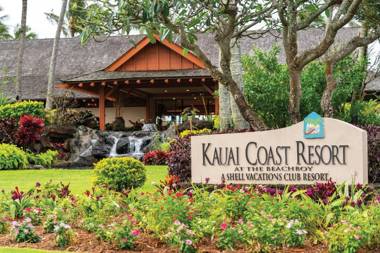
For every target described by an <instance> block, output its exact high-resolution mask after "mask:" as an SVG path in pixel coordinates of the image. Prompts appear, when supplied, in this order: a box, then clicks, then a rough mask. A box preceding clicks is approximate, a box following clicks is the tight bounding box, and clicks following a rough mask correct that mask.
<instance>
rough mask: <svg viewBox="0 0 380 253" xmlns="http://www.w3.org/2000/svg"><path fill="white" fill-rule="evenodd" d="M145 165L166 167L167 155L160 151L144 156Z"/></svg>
mask: <svg viewBox="0 0 380 253" xmlns="http://www.w3.org/2000/svg"><path fill="white" fill-rule="evenodd" d="M143 161H144V164H145V165H166V164H167V163H168V153H167V152H165V151H161V150H153V151H150V152H148V153H146V154H145V155H144V158H143Z"/></svg>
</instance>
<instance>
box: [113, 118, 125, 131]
mask: <svg viewBox="0 0 380 253" xmlns="http://www.w3.org/2000/svg"><path fill="white" fill-rule="evenodd" d="M111 129H112V131H124V130H125V121H124V119H123V118H122V117H116V118H115V120H114V122H112V124H111Z"/></svg>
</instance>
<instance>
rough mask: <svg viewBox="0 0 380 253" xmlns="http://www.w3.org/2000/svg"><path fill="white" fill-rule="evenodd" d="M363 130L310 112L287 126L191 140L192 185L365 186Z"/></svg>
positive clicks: (366, 171)
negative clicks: (328, 182) (349, 184)
mask: <svg viewBox="0 0 380 253" xmlns="http://www.w3.org/2000/svg"><path fill="white" fill-rule="evenodd" d="M367 159H368V158H367V132H366V131H364V130H362V129H360V128H357V127H355V126H353V125H350V124H348V123H345V122H343V121H340V120H336V119H332V118H322V117H320V116H319V115H318V114H317V113H314V112H313V113H311V114H309V115H308V116H307V117H306V118H305V119H304V121H303V122H300V123H298V124H295V125H292V126H290V127H286V128H281V129H276V130H270V131H262V132H245V133H233V134H216V135H201V136H193V137H191V167H192V171H191V173H192V181H193V182H194V183H205V182H207V183H210V184H220V183H222V182H224V183H227V184H229V183H233V184H313V183H315V182H326V181H328V180H329V179H332V180H333V181H336V182H337V183H343V182H348V183H351V182H355V183H368V162H367Z"/></svg>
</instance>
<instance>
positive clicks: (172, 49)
mask: <svg viewBox="0 0 380 253" xmlns="http://www.w3.org/2000/svg"><path fill="white" fill-rule="evenodd" d="M355 33H356V31H355V29H342V31H341V32H340V34H339V36H338V39H339V38H340V39H345V40H346V39H347V38H349V37H352V36H353V35H354V34H355ZM322 35H323V31H321V30H318V29H311V30H308V31H304V32H302V33H301V34H300V38H301V40H300V41H301V43H300V47H301V50H302V49H306V48H310V47H312V46H313V45H315V44H316V43H317V42H318V41H319V39H320V37H321V36H322ZM198 44H199V45H200V46H201V48H202V49H203V50H204V52H206V54H207V56H208V57H209V58H210V59H211V62H212V63H213V64H214V65H215V66H218V58H219V57H218V55H219V54H218V48H217V45H216V43H215V42H214V41H213V38H212V37H211V36H210V35H207V34H204V35H201V36H199V41H198ZM52 45H53V39H37V40H30V41H27V42H26V48H25V55H24V63H23V77H22V79H21V89H22V97H21V98H22V99H23V100H40V101H44V100H45V99H46V88H47V73H48V66H49V60H50V56H51V49H52ZM275 45H278V46H280V47H281V39H280V38H279V36H277V35H273V34H271V33H268V34H266V35H264V36H263V37H261V38H258V39H255V40H252V39H249V38H245V39H243V40H241V41H240V48H241V54H242V55H244V54H249V53H250V51H251V50H252V49H253V48H255V47H256V48H260V49H263V50H269V49H271V48H272V47H273V46H275ZM17 50H18V41H1V42H0V70H1V73H0V89H1V91H2V92H3V93H4V94H5V95H7V96H9V97H14V77H15V70H16V58H17V57H16V55H17ZM280 60H281V61H284V54H283V51H281V53H280ZM217 89H218V82H217V81H216V80H214V79H213V78H212V77H211V75H210V74H209V72H208V71H207V69H205V67H204V64H203V62H202V61H201V60H200V59H199V58H198V57H197V56H195V55H194V54H192V53H191V52H185V50H184V49H183V48H182V47H181V46H180V45H178V44H176V43H174V42H169V41H167V40H163V41H160V40H159V38H158V37H157V39H156V42H155V43H151V41H150V40H149V39H148V38H147V37H146V36H144V35H130V36H111V37H108V38H105V39H103V40H102V41H95V40H92V41H90V42H89V43H88V44H85V45H81V43H80V39H79V38H63V39H61V42H60V47H59V53H58V62H57V68H56V89H55V96H61V95H64V94H65V93H67V92H69V94H70V96H74V97H75V99H76V103H75V107H77V108H78V110H90V111H92V112H94V114H95V115H97V116H98V117H99V121H100V128H101V129H104V127H105V124H106V123H111V122H112V121H114V119H115V117H123V118H124V120H125V122H126V123H127V124H128V123H129V122H130V121H138V120H144V121H145V122H155V121H156V120H157V119H161V120H164V121H167V120H179V116H180V115H181V113H182V111H183V110H184V109H185V108H187V107H194V108H196V109H197V110H198V111H199V115H213V114H218V106H219V103H218V98H217V96H216V95H217V94H215V91H216V90H217Z"/></svg>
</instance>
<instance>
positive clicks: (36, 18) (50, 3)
mask: <svg viewBox="0 0 380 253" xmlns="http://www.w3.org/2000/svg"><path fill="white" fill-rule="evenodd" d="M21 2H22V1H21V0H0V6H1V7H2V8H3V11H2V12H1V13H0V15H7V16H8V18H7V19H5V20H4V23H5V24H6V25H8V26H9V27H10V31H11V32H13V31H14V28H15V27H16V25H17V24H20V23H21ZM61 3H62V1H61V0H28V11H27V18H26V22H27V25H28V26H30V27H31V28H32V31H33V32H35V33H37V35H38V38H52V37H54V35H55V30H56V26H55V25H53V24H52V23H50V22H49V21H48V20H47V18H46V16H45V14H44V13H45V12H51V11H52V10H53V11H54V13H56V14H58V13H59V12H60V9H61Z"/></svg>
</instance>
